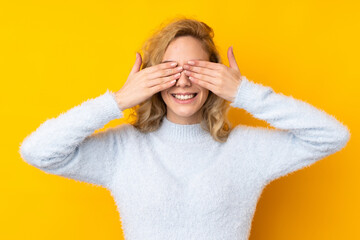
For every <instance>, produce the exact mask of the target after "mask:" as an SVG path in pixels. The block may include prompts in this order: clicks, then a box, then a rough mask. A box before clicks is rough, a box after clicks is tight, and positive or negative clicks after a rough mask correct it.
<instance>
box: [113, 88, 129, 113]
mask: <svg viewBox="0 0 360 240" xmlns="http://www.w3.org/2000/svg"><path fill="white" fill-rule="evenodd" d="M114 95H115V100H116V102H117V104H118V107H119V109H120V111H124V110H125V109H126V107H125V106H123V100H122V98H121V95H120V92H119V91H117V92H116V93H115V94H114Z"/></svg>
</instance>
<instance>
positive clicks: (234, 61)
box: [227, 46, 240, 72]
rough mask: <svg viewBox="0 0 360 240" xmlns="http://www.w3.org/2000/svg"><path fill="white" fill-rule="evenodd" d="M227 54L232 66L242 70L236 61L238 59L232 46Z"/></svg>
mask: <svg viewBox="0 0 360 240" xmlns="http://www.w3.org/2000/svg"><path fill="white" fill-rule="evenodd" d="M227 56H228V59H229V65H230V67H231V68H233V69H235V70H237V71H239V72H240V69H239V67H238V65H237V62H236V59H235V55H234V50H233V47H232V46H231V47H229V49H228V51H227Z"/></svg>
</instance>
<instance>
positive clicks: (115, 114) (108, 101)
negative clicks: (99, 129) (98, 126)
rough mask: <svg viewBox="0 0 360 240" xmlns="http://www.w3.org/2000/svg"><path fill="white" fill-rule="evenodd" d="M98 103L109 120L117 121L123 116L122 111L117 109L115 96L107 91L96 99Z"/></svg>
mask: <svg viewBox="0 0 360 240" xmlns="http://www.w3.org/2000/svg"><path fill="white" fill-rule="evenodd" d="M98 100H99V101H100V105H101V106H100V107H102V108H103V111H104V112H106V115H107V116H108V117H109V119H110V120H111V119H118V118H122V117H123V116H124V113H123V111H121V109H120V108H119V105H118V104H117V101H116V99H115V94H114V93H113V92H112V91H110V90H109V89H107V90H106V92H105V93H104V94H102V95H101V96H99V97H98Z"/></svg>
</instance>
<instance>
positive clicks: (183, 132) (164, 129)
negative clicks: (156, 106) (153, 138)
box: [154, 116, 212, 143]
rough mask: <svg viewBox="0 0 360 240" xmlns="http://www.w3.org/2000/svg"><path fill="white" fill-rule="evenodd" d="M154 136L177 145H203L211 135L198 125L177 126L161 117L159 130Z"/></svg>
mask: <svg viewBox="0 0 360 240" xmlns="http://www.w3.org/2000/svg"><path fill="white" fill-rule="evenodd" d="M154 134H155V135H157V136H158V137H160V138H161V139H163V140H166V141H170V142H178V143H189V142H191V143H203V142H206V141H208V140H210V139H211V138H212V137H211V134H210V133H209V132H208V131H206V130H204V129H203V128H202V127H201V124H200V123H195V124H178V123H173V122H171V121H170V120H168V119H167V117H166V116H164V117H163V120H162V122H161V125H160V127H159V129H158V130H157V131H156V132H154Z"/></svg>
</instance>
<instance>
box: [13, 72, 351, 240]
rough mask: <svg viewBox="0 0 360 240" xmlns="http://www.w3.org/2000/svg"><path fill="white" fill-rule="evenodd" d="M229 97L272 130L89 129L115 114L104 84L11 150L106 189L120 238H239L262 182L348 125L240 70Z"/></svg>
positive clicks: (316, 155)
mask: <svg viewBox="0 0 360 240" xmlns="http://www.w3.org/2000/svg"><path fill="white" fill-rule="evenodd" d="M230 105H231V106H232V107H237V108H243V109H245V110H246V111H247V112H249V113H250V114H252V116H254V117H255V118H258V119H262V120H265V121H267V122H268V123H270V124H271V126H273V127H275V128H277V129H276V130H274V129H270V128H263V127H252V126H245V125H238V126H235V128H234V129H233V131H232V132H231V134H230V135H229V138H228V140H227V142H226V143H219V142H217V141H215V140H213V138H212V137H211V135H210V134H209V133H208V132H206V131H205V130H203V129H202V128H201V127H200V124H192V125H181V124H175V123H173V122H170V121H169V120H168V119H167V118H166V117H164V118H163V122H162V125H161V127H160V129H158V130H157V131H155V132H152V133H147V134H144V133H140V132H139V131H137V130H136V129H135V128H134V127H133V126H132V125H131V124H129V123H126V124H121V125H119V126H117V127H113V128H108V129H107V130H105V131H102V132H97V133H96V134H95V133H94V131H95V130H97V129H100V128H102V127H104V125H105V124H107V123H108V122H109V121H111V120H113V119H117V118H122V117H123V112H121V111H120V109H119V108H118V105H117V102H116V101H115V95H114V93H113V92H111V91H109V90H107V91H106V93H104V94H102V95H100V96H99V97H96V98H94V99H89V100H87V101H85V102H83V103H82V104H81V105H78V106H75V107H74V108H72V109H70V110H68V111H67V112H66V113H62V114H60V115H59V116H58V117H56V118H52V119H48V120H47V121H45V122H44V123H42V124H41V125H40V126H39V127H38V128H37V129H36V131H34V132H33V133H31V134H30V135H29V136H27V137H26V138H25V139H24V141H23V142H22V144H21V146H20V150H19V153H20V154H21V157H22V158H23V159H24V160H25V161H26V162H27V163H29V164H31V165H32V166H35V167H37V168H39V169H41V170H43V171H44V172H46V173H50V174H56V175H60V176H64V177H66V178H72V179H76V180H79V181H83V182H88V183H93V184H96V185H99V186H103V187H105V188H107V189H108V190H109V191H110V193H111V194H112V196H113V197H114V199H115V201H116V204H117V207H118V208H117V209H118V211H119V213H120V216H121V222H122V226H123V232H124V236H125V239H126V240H184V239H186V240H205V239H206V240H235V239H236V240H245V239H248V238H249V236H250V229H251V224H252V219H253V215H254V212H255V208H256V205H257V201H258V199H259V197H260V195H261V192H262V190H263V188H264V187H265V186H266V185H267V184H268V183H269V182H270V181H272V180H274V179H276V178H279V177H281V176H284V175H286V174H289V173H291V172H294V171H296V170H298V169H301V168H304V167H307V166H310V165H312V164H313V163H315V162H316V161H318V160H320V159H322V158H324V157H326V156H329V155H331V154H333V153H335V152H337V151H339V150H341V149H342V148H343V147H344V146H345V145H346V144H347V142H348V141H349V138H350V132H349V130H348V128H347V127H346V126H345V125H343V124H342V123H340V122H339V121H338V120H336V119H335V118H334V117H333V116H331V115H329V114H327V113H325V112H324V111H322V110H319V109H317V108H315V107H313V106H312V105H310V104H308V103H305V102H303V101H300V100H297V99H294V98H293V97H291V96H285V95H283V94H281V93H275V92H274V91H273V90H272V88H270V87H266V86H263V85H261V84H258V83H254V82H252V81H250V80H248V79H247V78H246V77H245V76H243V78H242V82H241V84H240V86H239V88H238V91H237V95H236V98H235V100H234V102H232V103H231V104H230Z"/></svg>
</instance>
